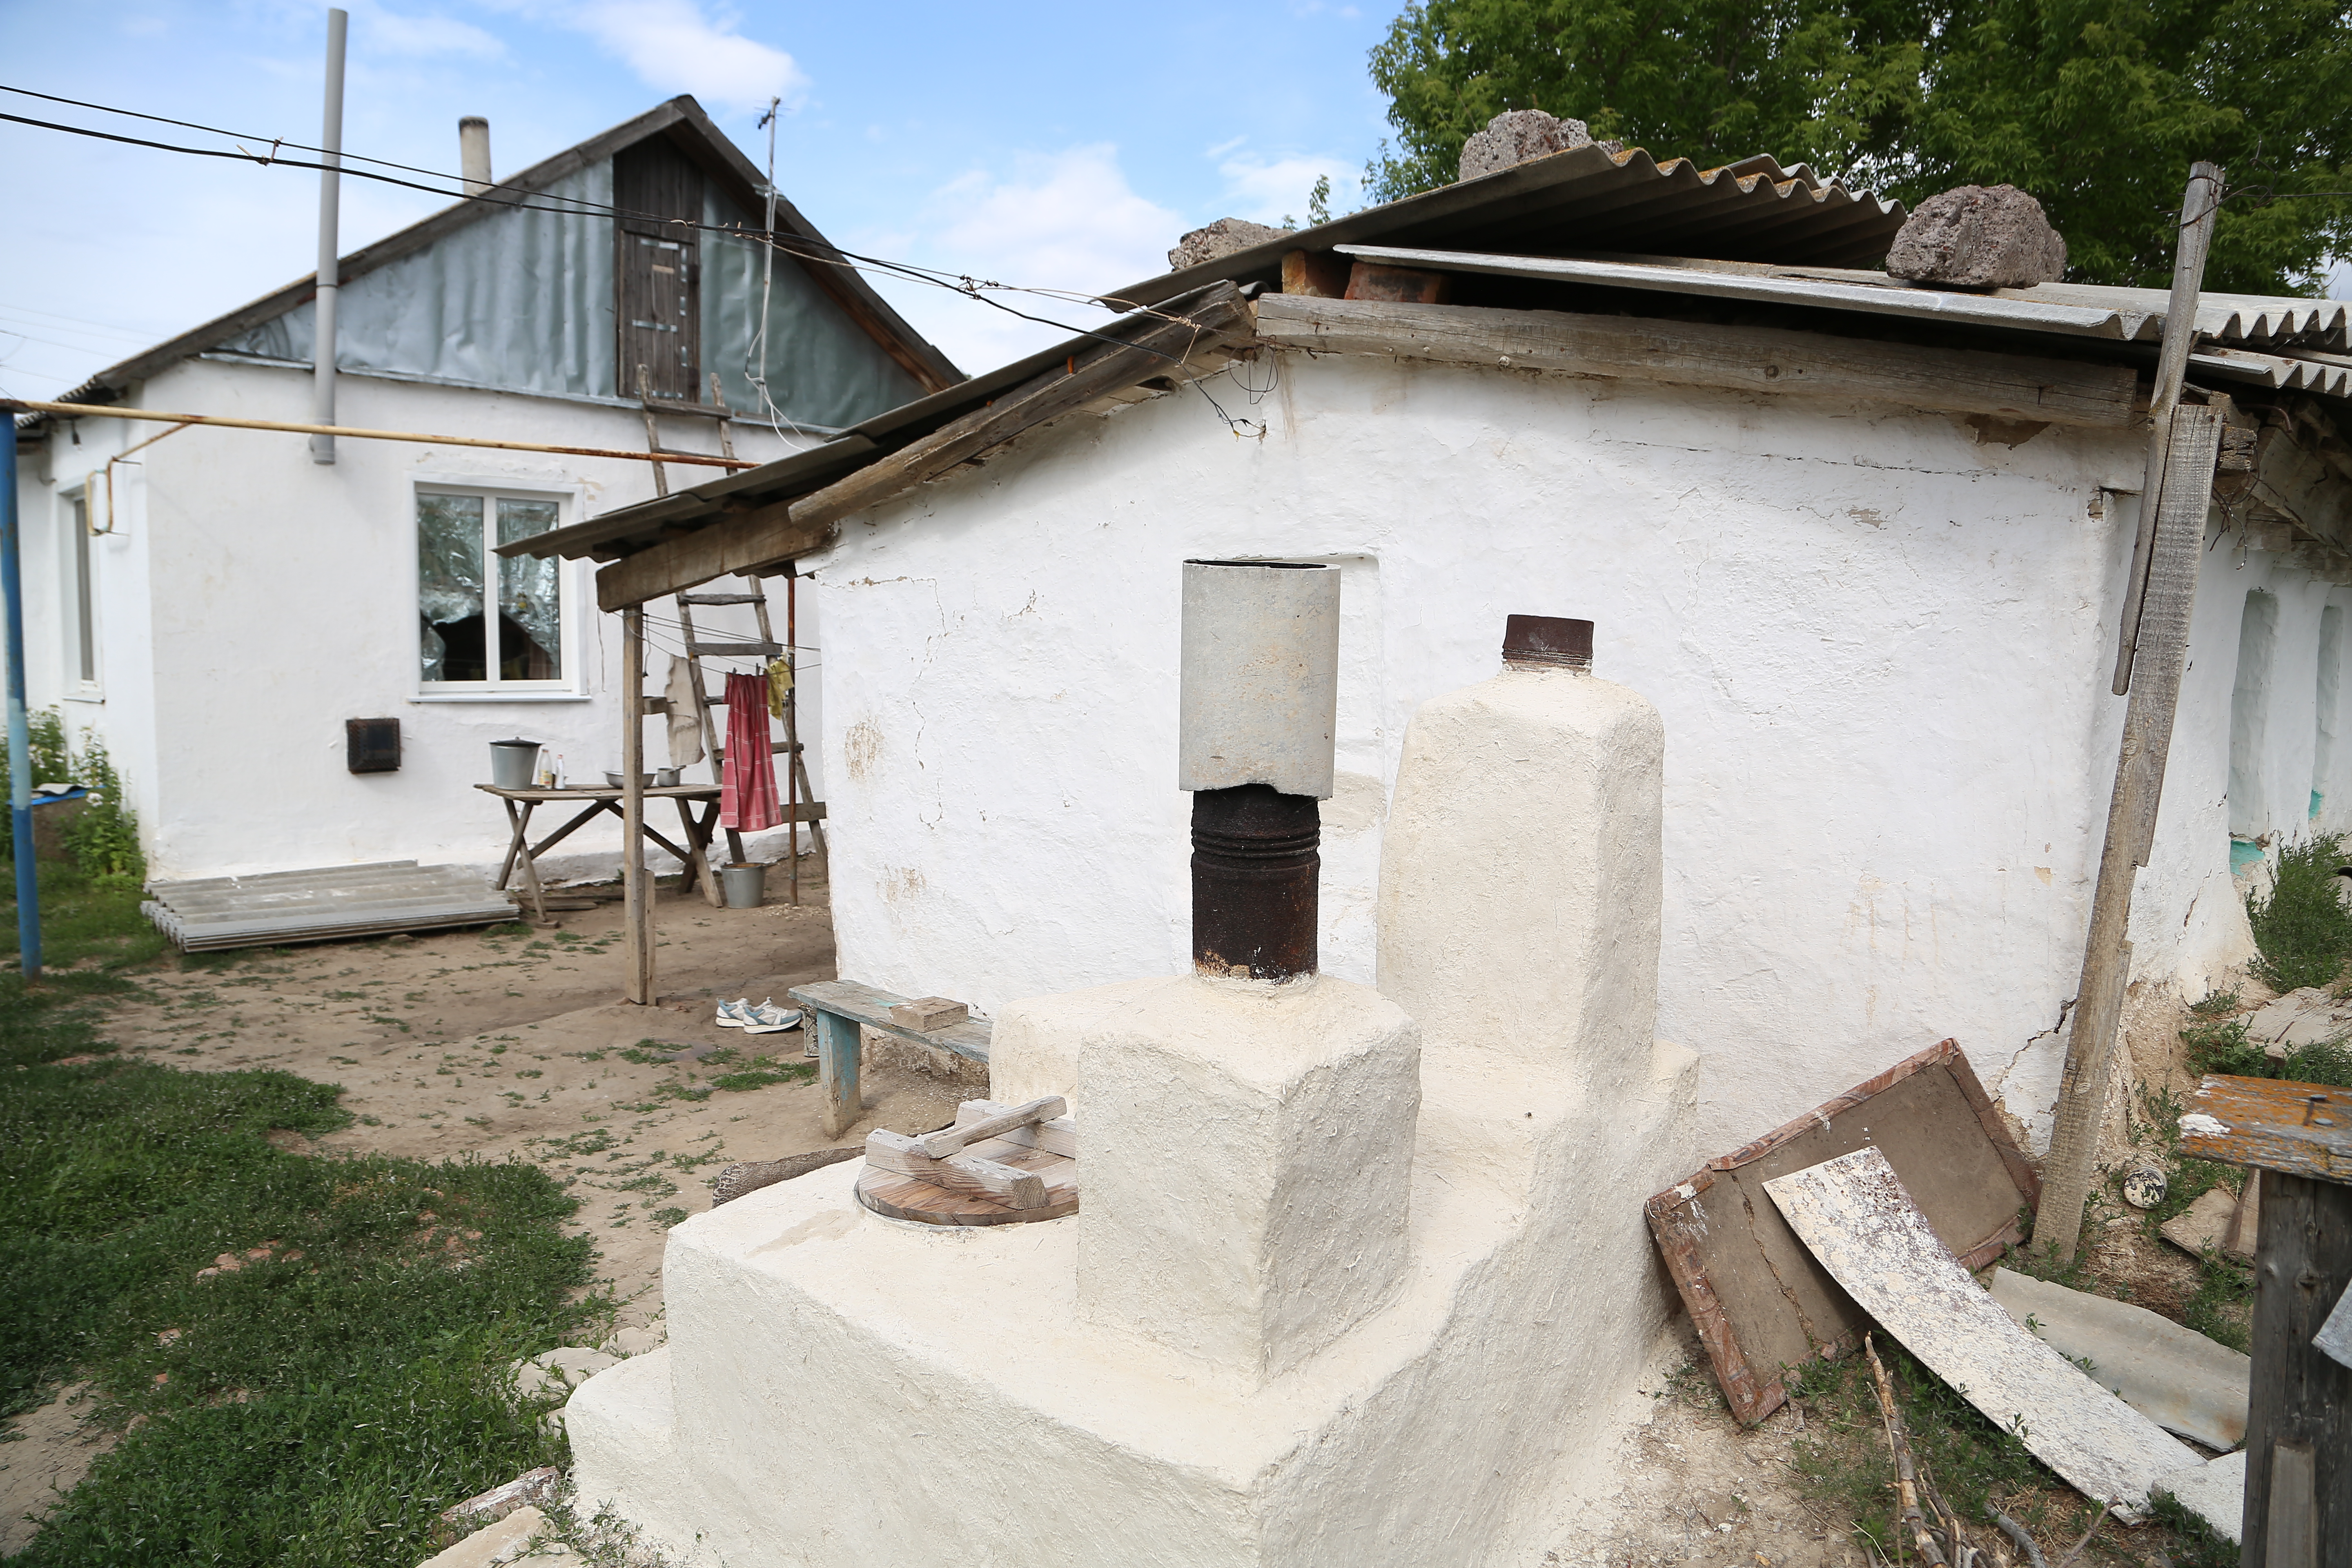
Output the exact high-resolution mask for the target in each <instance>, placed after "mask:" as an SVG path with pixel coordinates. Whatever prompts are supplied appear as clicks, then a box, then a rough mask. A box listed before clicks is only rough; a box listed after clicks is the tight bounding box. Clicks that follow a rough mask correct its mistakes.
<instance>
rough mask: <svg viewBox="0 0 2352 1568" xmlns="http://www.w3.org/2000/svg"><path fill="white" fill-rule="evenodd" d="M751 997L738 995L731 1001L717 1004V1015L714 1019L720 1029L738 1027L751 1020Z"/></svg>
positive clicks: (745, 1024)
mask: <svg viewBox="0 0 2352 1568" xmlns="http://www.w3.org/2000/svg"><path fill="white" fill-rule="evenodd" d="M714 1022H716V1023H717V1024H718V1026H719V1027H720V1028H722V1029H740V1028H742V1027H744V1026H747V1025H748V1024H750V1023H751V998H750V997H748V996H738V997H736V998H735V1000H733V1001H732V1002H721V1003H720V1004H719V1016H718V1018H717V1019H715V1020H714Z"/></svg>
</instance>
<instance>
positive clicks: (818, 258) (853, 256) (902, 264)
mask: <svg viewBox="0 0 2352 1568" xmlns="http://www.w3.org/2000/svg"><path fill="white" fill-rule="evenodd" d="M0 92H12V93H18V94H21V95H23V96H26V97H30V98H39V99H45V100H48V101H50V102H56V103H68V104H72V105H74V106H75V107H77V108H84V109H91V110H97V111H98V112H100V113H104V114H120V115H126V116H130V117H131V118H135V119H140V120H152V121H159V122H161V123H164V124H170V125H177V126H181V127H183V128H184V129H188V130H194V131H201V132H205V134H207V135H212V136H222V137H227V138H229V139H230V140H231V141H232V142H235V141H236V140H237V138H238V136H239V133H238V132H232V131H226V130H223V129H221V128H220V127H218V126H212V125H203V124H199V123H197V122H196V121H185V120H168V119H165V118H164V117H163V116H161V115H150V114H143V113H141V112H140V111H139V110H128V109H117V108H114V107H112V106H110V105H106V104H94V103H87V102H84V101H82V100H78V99H62V98H58V97H56V96H54V95H52V94H49V93H41V92H35V91H33V90H32V89H28V88H20V87H11V86H9V85H7V84H6V83H0ZM0 121H6V122H8V123H11V124H16V125H27V126H32V127H34V128H36V129H38V130H43V131H55V132H62V133H64V134H66V135H70V136H86V137H90V138H93V139H95V140H98V141H102V142H119V143H121V144H123V145H126V146H132V147H145V148H150V149H152V150H154V151H157V152H163V153H181V154H184V155H185V156H189V157H197V158H225V159H227V160H229V161H230V162H233V163H255V164H258V165H260V166H261V167H264V168H289V169H312V170H317V171H320V172H321V173H331V174H348V175H350V176H352V178H354V179H362V180H374V181H377V182H378V183H380V184H389V185H396V186H399V187H401V188H403V189H404V190H412V191H422V192H424V193H425V194H426V195H436V196H444V197H447V198H449V199H451V200H465V201H478V202H486V203H488V204H490V205H497V206H505V207H512V208H516V209H519V210H521V211H526V212H551V213H556V214H559V215H564V216H602V217H613V218H634V219H637V220H639V221H643V222H647V223H657V224H661V225H664V226H671V227H677V228H680V229H688V230H693V231H696V232H699V233H705V234H715V235H718V236H720V237H724V238H730V239H736V240H740V241H743V242H745V243H764V244H765V245H767V246H769V247H772V248H774V249H779V250H782V251H783V252H784V253H785V254H786V255H788V256H791V257H793V258H794V259H796V260H799V261H803V262H821V263H824V265H827V266H834V267H840V268H844V269H845V270H848V271H856V272H874V273H877V274H878V275H881V276H885V277H895V278H900V279H906V280H908V281H910V282H917V283H923V284H927V285H929V287H932V288H936V289H946V290H947V291H948V292H950V293H951V294H960V295H961V296H963V297H964V298H966V299H969V300H977V301H979V302H980V303H982V304H983V305H987V306H989V307H991V308H992V309H994V310H1002V311H1003V312H1005V313H1006V314H1007V315H1011V316H1015V317H1018V318H1019V319H1021V320H1023V321H1034V322H1035V323H1037V324H1038V325H1040V326H1047V327H1053V328H1055V329H1056V330H1058V331H1069V332H1076V333H1077V334H1079V335H1081V336H1084V337H1090V338H1096V339H1099V340H1101V341H1103V342H1112V343H1118V344H1119V345H1120V346H1122V347H1125V346H1130V345H1128V344H1127V343H1126V342H1125V341H1124V340H1122V339H1118V338H1114V337H1111V336H1109V335H1108V334H1107V333H1104V332H1100V331H1095V330H1094V329H1092V328H1087V327H1079V326H1073V325H1072V324H1071V323H1069V322H1066V321H1054V320H1052V319H1051V318H1048V317H1045V316H1038V315H1034V314H1032V313H1030V312H1029V311H1026V310H1016V309H1015V308H1013V306H1011V305H1009V304H1007V303H1005V302H1004V301H1003V300H995V299H991V298H990V297H989V295H990V293H992V292H1002V293H1017V294H1029V295H1034V296H1036V297H1037V298H1040V299H1045V300H1055V301H1056V302H1059V303H1064V304H1080V305H1086V306H1088V307H1092V308H1098V309H1105V310H1108V309H1111V307H1109V306H1107V305H1103V304H1102V302H1101V300H1102V297H1101V296H1100V295H1098V294H1096V293H1093V292H1090V291H1087V290H1082V289H1044V288H1035V287H1031V286H1026V285H1022V284H1016V283H1004V282H1001V281H999V280H997V279H982V278H977V277H975V276H973V275H972V274H971V273H958V272H952V271H950V270H948V269H946V268H936V267H924V266H921V265H919V264H917V263H914V262H906V261H893V260H890V259H888V258H884V257H877V256H867V255H863V254H861V253H859V252H856V251H852V250H844V249H842V248H841V247H838V246H835V245H832V244H831V243H830V242H827V243H826V245H825V246H824V248H823V249H818V248H814V247H808V248H801V247H795V246H794V245H793V244H792V243H790V242H789V241H787V240H786V239H784V238H782V237H778V236H776V235H774V234H772V233H769V234H764V235H761V234H755V233H754V232H753V231H751V230H749V229H745V228H742V227H740V226H733V225H724V224H709V223H701V222H698V221H696V220H694V219H690V218H680V217H665V216H661V215H659V214H657V213H647V212H640V211H636V210H635V209H632V208H627V207H620V206H615V205H612V204H610V203H605V202H592V201H589V200H587V199H586V198H584V197H579V196H557V195H550V194H549V193H547V192H545V191H539V192H532V193H530V195H536V196H539V197H541V198H543V200H545V201H548V202H561V203H567V204H569V205H562V206H551V205H541V204H540V203H538V202H533V201H530V200H526V199H523V198H521V197H520V196H502V195H499V194H498V193H499V190H501V189H503V188H504V187H501V186H497V185H493V186H492V187H491V188H490V189H489V190H487V191H483V192H479V193H473V194H469V193H468V192H467V191H466V190H465V189H463V188H462V187H463V184H464V180H463V176H462V175H456V174H445V173H441V172H439V171H436V170H429V169H419V168H416V167H415V166H414V165H411V164H406V163H393V162H391V161H390V160H389V159H382V158H370V157H367V156H365V155H363V154H361V153H348V152H344V153H332V154H326V155H328V156H332V157H335V158H336V159H338V160H339V162H338V163H318V162H314V161H312V160H310V159H307V158H288V157H284V156H281V155H280V154H279V151H278V150H279V149H281V148H292V149H295V150H297V151H300V152H312V153H323V150H322V149H320V148H316V147H310V146H306V145H305V144H303V143H301V142H292V141H289V140H287V139H285V138H283V137H275V138H271V139H270V151H269V152H268V153H253V152H249V151H247V149H245V148H244V147H242V146H239V147H236V149H235V150H234V151H229V150H225V149H222V148H217V147H187V146H182V145H180V144H178V143H175V142H156V141H152V140H150V139H148V138H146V137H141V136H125V135H121V134H120V133H118V132H110V131H100V130H97V129H95V128H94V127H89V126H81V125H67V124H62V123H60V122H58V121H48V120H35V119H32V118H30V117H29V116H26V115H21V114H6V113H0ZM243 139H244V140H246V141H251V142H258V141H260V140H262V138H260V137H258V136H247V137H244V138H243ZM352 161H357V162H360V163H374V164H378V165H380V166H382V167H384V168H392V169H399V170H402V171H403V172H404V173H407V174H425V175H426V176H427V177H428V178H431V179H436V180H442V181H446V182H453V183H456V184H458V185H459V186H460V188H459V189H457V190H448V189H445V188H443V187H441V186H437V185H425V184H418V183H417V182H415V181H414V180H404V179H398V178H395V177H394V176H393V175H390V174H377V173H375V172H374V171H373V170H370V169H354V168H351V167H349V163H351V162H352ZM803 243H804V244H805V242H803ZM828 253H829V254H828ZM1119 313H1124V314H1134V315H1145V316H1150V317H1154V318H1156V319H1159V320H1161V321H1170V322H1181V323H1183V324H1186V325H1196V324H1197V323H1193V322H1192V321H1191V320H1190V318H1188V317H1184V316H1181V315H1174V314H1171V313H1169V312H1167V311H1164V310H1156V309H1151V308H1148V307H1139V306H1136V307H1129V308H1128V309H1127V310H1124V311H1122V312H1119ZM1133 346H1140V345H1133ZM1145 352H1146V353H1150V354H1152V355H1153V356H1154V357H1157V358H1160V359H1165V360H1167V361H1169V362H1170V363H1171V364H1176V365H1181V364H1183V363H1185V356H1181V355H1177V354H1171V353H1166V352H1165V351H1163V350H1160V349H1146V351H1145Z"/></svg>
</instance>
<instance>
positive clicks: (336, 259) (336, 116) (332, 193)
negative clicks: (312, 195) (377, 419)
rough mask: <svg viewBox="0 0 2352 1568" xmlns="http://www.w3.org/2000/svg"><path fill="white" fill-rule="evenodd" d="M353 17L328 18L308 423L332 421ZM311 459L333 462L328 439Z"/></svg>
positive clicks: (316, 440) (319, 440)
mask: <svg viewBox="0 0 2352 1568" xmlns="http://www.w3.org/2000/svg"><path fill="white" fill-rule="evenodd" d="M351 22H352V18H351V13H350V12H348V11H342V10H331V11H329V12H328V13H327V102H326V110H325V113H324V115H323V116H322V120H323V124H322V126H321V128H320V132H319V147H320V153H319V161H320V163H323V164H325V165H326V166H325V167H324V168H322V169H320V171H319V273H318V289H319V301H318V304H317V306H316V307H315V310H314V313H313V321H314V325H315V327H316V336H315V339H314V341H313V342H312V345H311V362H310V423H311V424H313V425H332V424H333V423H334V422H335V296H336V294H337V293H338V292H339V291H340V290H341V288H342V280H343V275H342V266H341V261H342V258H341V257H340V256H339V255H338V254H337V251H338V249H339V247H338V244H337V237H338V236H339V235H340V234H341V212H340V204H341V200H342V174H341V169H342V166H343V39H344V37H345V36H346V35H347V34H348V33H349V32H350V30H351ZM310 460H311V461H312V462H314V463H331V462H333V461H334V460H335V438H334V437H332V436H313V437H310Z"/></svg>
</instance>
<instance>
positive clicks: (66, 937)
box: [0, 860, 172, 970]
mask: <svg viewBox="0 0 2352 1568" xmlns="http://www.w3.org/2000/svg"><path fill="white" fill-rule="evenodd" d="M38 870H39V878H40V889H41V964H42V967H43V968H44V969H67V968H70V967H72V966H75V965H79V964H87V963H95V964H96V965H97V966H98V967H100V968H105V969H115V970H120V969H128V968H131V967H132V966H134V965H140V964H147V963H153V962H154V961H155V960H156V959H158V958H160V957H162V956H163V953H164V952H166V951H167V950H169V948H170V947H171V945H172V944H171V943H170V942H168V941H166V940H165V939H164V936H163V932H162V931H157V930H156V929H155V926H154V922H153V921H150V920H149V919H148V918H147V917H146V916H145V915H142V914H141V913H140V912H139V901H140V892H139V884H138V883H137V882H134V881H126V880H124V879H121V878H119V877H90V876H88V875H85V874H84V873H83V872H82V871H81V870H80V869H79V868H77V867H74V866H72V865H69V864H66V863H63V862H59V861H54V860H44V861H42V862H40V865H39V868H38ZM0 895H5V896H0V959H5V961H6V964H7V967H8V968H10V969H12V970H13V969H16V967H17V966H18V963H17V955H18V953H19V952H20V951H21V948H20V945H19V944H18V942H17V941H16V882H15V880H14V871H13V869H11V870H10V871H8V872H7V873H6V877H5V879H0Z"/></svg>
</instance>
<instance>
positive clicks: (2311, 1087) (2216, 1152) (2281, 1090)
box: [2180, 1075, 2352, 1183]
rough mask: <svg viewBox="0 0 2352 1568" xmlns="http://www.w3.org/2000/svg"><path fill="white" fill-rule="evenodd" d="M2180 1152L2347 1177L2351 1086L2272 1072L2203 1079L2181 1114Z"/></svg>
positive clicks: (2351, 1149) (2351, 1151) (2316, 1176)
mask: <svg viewBox="0 0 2352 1568" xmlns="http://www.w3.org/2000/svg"><path fill="white" fill-rule="evenodd" d="M2200 1117H2202V1118H2204V1120H2203V1121H2199V1120H2197V1119H2198V1118H2200ZM2180 1152H2182V1153H2184V1154H2188V1155H2191V1156H2193V1157H2195V1158H2197V1159H2200V1160H2215V1161H2219V1162H2220V1163H2222V1164H2225V1165H2253V1166H2257V1167H2259V1168H2261V1169H2263V1170H2265V1171H2281V1172H2284V1173H2286V1174H2288V1175H2290V1176H2306V1177H2309V1178H2310V1179H2312V1180H2314V1181H2319V1182H2345V1183H2352V1089H2336V1088H2333V1087H2331V1086H2329V1085H2327V1084H2324V1083H2296V1082H2294V1081H2292V1080H2290V1079H2275V1078H2228V1077H2222V1076H2219V1075H2216V1076H2212V1077H2209V1078H2206V1079H2201V1080H2200V1082H2199V1083H2198V1085H2197V1092H2196V1093H2195V1094H2193V1095H2191V1096H2190V1097H2189V1114H2188V1115H2187V1116H2184V1117H2182V1118H2181V1120H2180Z"/></svg>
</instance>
